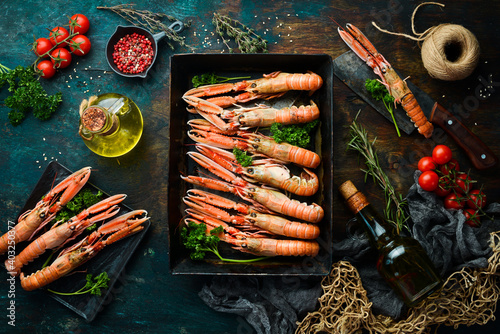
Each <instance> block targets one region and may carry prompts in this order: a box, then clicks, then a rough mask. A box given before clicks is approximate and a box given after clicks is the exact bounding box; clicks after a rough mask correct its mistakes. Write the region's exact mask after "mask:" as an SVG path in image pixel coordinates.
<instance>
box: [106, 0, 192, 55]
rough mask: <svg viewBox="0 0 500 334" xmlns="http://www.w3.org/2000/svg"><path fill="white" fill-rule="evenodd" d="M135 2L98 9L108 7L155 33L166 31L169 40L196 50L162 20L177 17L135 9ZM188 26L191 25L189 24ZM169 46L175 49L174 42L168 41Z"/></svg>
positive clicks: (172, 19)
mask: <svg viewBox="0 0 500 334" xmlns="http://www.w3.org/2000/svg"><path fill="white" fill-rule="evenodd" d="M134 6H135V4H122V5H116V6H112V7H103V6H98V7H97V9H106V10H110V11H112V12H114V13H116V14H118V15H119V16H121V17H122V18H124V19H125V20H127V21H128V22H130V23H132V24H133V25H136V26H139V27H142V28H144V29H147V30H149V31H151V32H153V33H158V32H161V31H164V32H165V34H166V37H167V38H168V40H171V41H174V42H177V43H179V45H181V46H184V47H187V48H188V49H190V50H191V51H194V48H193V47H191V46H189V45H187V44H186V42H185V39H186V38H185V37H183V36H179V34H177V33H176V32H175V31H173V30H172V29H170V28H169V27H168V25H166V24H165V23H163V22H162V18H164V17H165V18H167V19H168V20H169V21H171V22H173V21H177V19H176V18H175V17H173V16H171V15H167V14H165V13H153V12H151V11H149V10H140V9H134ZM186 26H189V24H187V25H186ZM168 46H169V47H170V48H171V49H172V50H174V46H173V44H172V43H170V42H168Z"/></svg>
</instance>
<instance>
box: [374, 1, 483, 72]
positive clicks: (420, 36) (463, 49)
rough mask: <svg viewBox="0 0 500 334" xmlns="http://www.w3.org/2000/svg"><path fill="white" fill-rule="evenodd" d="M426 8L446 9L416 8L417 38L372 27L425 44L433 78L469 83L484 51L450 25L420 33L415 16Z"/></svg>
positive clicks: (426, 61)
mask: <svg viewBox="0 0 500 334" xmlns="http://www.w3.org/2000/svg"><path fill="white" fill-rule="evenodd" d="M424 5H438V6H441V7H444V5H443V4H441V3H437V2H424V3H421V4H420V5H418V6H417V7H416V8H415V10H414V11H413V15H412V17H411V28H412V31H413V33H414V34H415V35H416V36H417V37H415V36H411V35H407V34H401V33H395V32H391V31H387V30H384V29H381V28H380V27H378V26H377V25H376V24H375V22H372V24H373V25H374V26H375V27H376V28H377V29H378V30H380V31H382V32H385V33H388V34H391V35H397V36H405V37H407V38H410V39H413V40H415V41H419V42H420V41H423V44H422V62H423V63H424V67H425V68H426V70H427V72H429V75H430V76H431V77H433V78H436V79H441V80H446V81H455V80H462V79H465V78H466V77H468V76H469V75H471V74H472V72H473V71H474V69H475V68H476V66H477V64H478V62H479V53H480V49H479V42H478V41H477V38H476V36H474V34H473V33H472V32H470V30H468V29H466V28H464V27H463V26H461V25H458V24H449V23H444V24H440V25H438V26H435V27H431V28H429V29H427V30H426V31H424V32H423V33H417V32H416V31H415V24H414V21H415V14H416V13H417V10H418V9H419V8H420V7H421V6H424Z"/></svg>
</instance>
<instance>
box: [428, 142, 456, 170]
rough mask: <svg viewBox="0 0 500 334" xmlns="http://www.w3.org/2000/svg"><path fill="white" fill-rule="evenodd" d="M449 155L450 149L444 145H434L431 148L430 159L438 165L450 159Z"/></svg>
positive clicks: (450, 154) (450, 153)
mask: <svg viewBox="0 0 500 334" xmlns="http://www.w3.org/2000/svg"><path fill="white" fill-rule="evenodd" d="M451 156H452V152H451V149H450V148H449V147H448V146H446V145H437V146H436V147H434V150H432V159H434V161H435V162H436V163H437V164H439V165H444V164H445V163H447V162H448V161H450V160H451Z"/></svg>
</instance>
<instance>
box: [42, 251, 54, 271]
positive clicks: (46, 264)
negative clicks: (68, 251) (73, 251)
mask: <svg viewBox="0 0 500 334" xmlns="http://www.w3.org/2000/svg"><path fill="white" fill-rule="evenodd" d="M55 253H56V251H55V250H53V251H52V253H51V254H50V255H49V257H48V258H47V261H45V263H44V264H43V265H42V268H45V267H47V266H48V265H49V262H50V260H51V259H52V256H54V254H55Z"/></svg>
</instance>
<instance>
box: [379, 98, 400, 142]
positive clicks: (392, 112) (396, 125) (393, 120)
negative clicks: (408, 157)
mask: <svg viewBox="0 0 500 334" xmlns="http://www.w3.org/2000/svg"><path fill="white" fill-rule="evenodd" d="M382 101H383V102H384V105H385V107H386V108H387V110H388V111H389V114H391V117H392V122H393V123H394V127H395V128H396V132H397V133H398V137H401V133H400V132H399V127H398V123H396V119H395V118H394V111H393V109H392V107H391V106H389V105H387V103H386V102H385V101H384V100H383V99H382Z"/></svg>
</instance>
